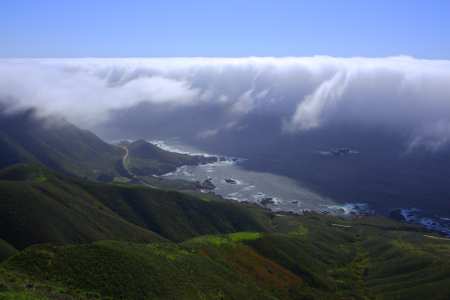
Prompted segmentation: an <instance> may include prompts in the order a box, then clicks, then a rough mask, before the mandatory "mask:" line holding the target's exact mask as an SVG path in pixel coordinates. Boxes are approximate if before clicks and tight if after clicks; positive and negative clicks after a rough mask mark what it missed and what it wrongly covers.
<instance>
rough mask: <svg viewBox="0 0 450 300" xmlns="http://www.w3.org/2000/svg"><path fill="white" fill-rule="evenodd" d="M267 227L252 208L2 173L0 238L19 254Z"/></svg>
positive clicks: (38, 171)
mask: <svg viewBox="0 0 450 300" xmlns="http://www.w3.org/2000/svg"><path fill="white" fill-rule="evenodd" d="M208 200H209V199H208ZM267 220H268V216H267V213H265V212H264V211H262V210H261V209H257V208H255V207H251V206H250V207H247V208H246V207H240V206H239V205H237V204H235V203H230V202H226V201H205V199H200V198H196V197H194V196H191V195H187V194H182V193H178V192H172V191H163V190H156V189H151V188H147V187H140V186H126V185H122V186H120V185H112V184H100V183H98V184H95V183H91V182H88V181H84V180H80V179H77V178H71V177H67V176H63V175H59V174H57V173H54V172H52V171H49V170H47V169H44V168H42V167H39V166H30V165H16V166H13V167H8V168H6V169H4V170H2V171H0V238H3V239H4V240H5V241H8V242H9V243H10V244H12V245H14V246H15V247H16V248H18V249H22V248H24V247H26V246H29V245H32V244H36V243H47V242H53V243H86V242H91V241H96V240H104V239H113V240H127V241H135V242H148V241H154V240H161V239H162V238H168V239H171V240H175V241H181V240H184V239H188V238H190V237H193V236H195V235H199V234H214V233H226V232H234V231H240V230H266V225H265V223H267ZM155 232H156V233H155Z"/></svg>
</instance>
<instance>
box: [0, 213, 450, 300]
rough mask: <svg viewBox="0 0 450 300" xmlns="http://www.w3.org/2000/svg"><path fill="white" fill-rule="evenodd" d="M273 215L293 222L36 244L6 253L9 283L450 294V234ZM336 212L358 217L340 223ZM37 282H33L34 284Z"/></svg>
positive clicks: (276, 294)
mask: <svg viewBox="0 0 450 300" xmlns="http://www.w3.org/2000/svg"><path fill="white" fill-rule="evenodd" d="M273 221H274V223H273V224H274V226H278V228H280V230H281V231H283V232H278V233H253V232H241V233H234V234H229V235H207V236H200V237H196V238H194V239H191V240H188V241H185V242H183V243H181V244H174V243H154V244H147V245H145V244H134V243H124V242H112V241H111V242H106V241H104V242H97V243H94V244H88V245H78V246H58V247H55V246H49V245H42V246H33V247H30V248H28V249H27V250H25V251H23V252H21V253H20V254H18V255H16V256H14V257H13V258H10V259H9V260H7V261H6V262H5V263H3V267H2V268H0V270H1V271H0V286H1V284H3V285H4V286H5V290H7V291H8V292H13V291H15V292H25V291H27V292H28V293H34V294H36V295H49V294H51V293H61V294H65V295H71V296H73V297H80V298H82V299H83V297H86V298H88V297H92V296H93V295H96V294H97V295H101V296H102V297H115V298H116V299H120V298H125V299H145V298H147V299H153V298H164V299H243V298H248V299H429V298H430V297H432V298H433V299H448V296H449V295H450V257H449V255H450V242H449V241H445V240H436V239H430V238H426V237H424V236H423V233H421V232H415V231H411V230H408V231H404V230H402V229H401V228H400V229H392V228H387V227H383V226H381V224H383V223H384V220H379V219H373V220H371V222H372V224H371V225H370V226H367V225H366V224H361V223H360V224H359V225H358V222H357V221H356V222H349V221H344V220H339V219H335V218H330V217H323V216H318V215H313V214H311V215H306V216H303V217H290V216H287V217H276V218H275V219H274V220H273ZM336 222H337V223H342V224H351V225H349V226H352V227H351V228H339V227H335V226H332V225H331V224H333V223H336ZM377 223H379V224H380V225H377ZM281 228H282V229H281ZM287 228H289V229H287ZM11 278H14V279H13V280H11ZM27 282H28V283H32V287H31V288H28V289H24V288H23V286H24V283H27ZM0 299H1V298H0ZM67 299H71V298H70V297H68V298H67Z"/></svg>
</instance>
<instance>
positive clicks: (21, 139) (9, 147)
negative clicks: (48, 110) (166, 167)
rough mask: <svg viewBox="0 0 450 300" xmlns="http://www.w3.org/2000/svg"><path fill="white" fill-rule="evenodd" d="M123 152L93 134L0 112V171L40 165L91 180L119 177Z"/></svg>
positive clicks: (64, 124)
mask: <svg viewBox="0 0 450 300" xmlns="http://www.w3.org/2000/svg"><path fill="white" fill-rule="evenodd" d="M123 154H124V152H123V150H122V149H120V148H119V147H116V146H112V145H109V144H107V143H105V142H103V141H102V140H101V139H99V138H98V137H97V136H95V135H94V134H93V133H91V132H89V131H86V130H82V129H79V128H77V127H75V126H74V125H72V124H69V123H67V122H65V121H62V120H38V119H36V117H35V116H34V113H33V112H32V111H24V112H20V113H17V114H4V113H2V112H1V111H0V168H1V167H5V166H9V165H12V164H15V163H40V164H42V165H45V166H47V167H48V168H51V169H53V170H57V171H61V172H65V173H69V174H75V175H78V176H82V177H88V178H91V179H109V180H112V178H113V177H114V176H117V175H120V173H121V172H120V171H121V170H120V168H119V167H120V163H121V158H122V156H123Z"/></svg>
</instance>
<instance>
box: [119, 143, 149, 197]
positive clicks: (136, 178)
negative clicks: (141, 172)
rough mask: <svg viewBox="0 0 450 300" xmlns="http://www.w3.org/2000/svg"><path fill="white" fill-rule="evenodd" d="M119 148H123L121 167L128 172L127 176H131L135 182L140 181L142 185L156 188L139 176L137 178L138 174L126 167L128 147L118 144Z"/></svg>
mask: <svg viewBox="0 0 450 300" xmlns="http://www.w3.org/2000/svg"><path fill="white" fill-rule="evenodd" d="M120 148H122V149H123V150H125V154H124V156H123V157H122V166H123V169H124V170H125V171H126V172H127V173H128V177H129V178H132V179H133V180H135V181H136V182H138V183H140V184H142V185H145V186H148V187H151V188H153V189H157V187H156V186H154V185H151V184H149V183H147V182H145V181H144V180H142V179H141V178H139V176H137V175H136V174H134V173H133V172H132V171H131V170H130V169H129V168H128V165H127V159H128V157H129V151H128V148H127V147H126V146H120Z"/></svg>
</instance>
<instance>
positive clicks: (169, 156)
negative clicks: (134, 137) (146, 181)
mask: <svg viewBox="0 0 450 300" xmlns="http://www.w3.org/2000/svg"><path fill="white" fill-rule="evenodd" d="M127 148H128V153H129V158H128V161H127V163H128V166H129V168H130V169H131V171H132V172H133V174H135V175H138V176H149V175H161V174H164V173H168V172H172V171H174V170H175V169H176V168H178V167H180V166H182V165H197V164H200V163H208V162H214V161H216V158H213V157H203V156H197V155H187V154H180V153H175V152H169V151H165V150H163V149H160V148H158V147H157V146H155V145H152V144H150V143H148V142H146V141H144V140H138V141H135V142H133V143H130V144H129V145H127Z"/></svg>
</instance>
